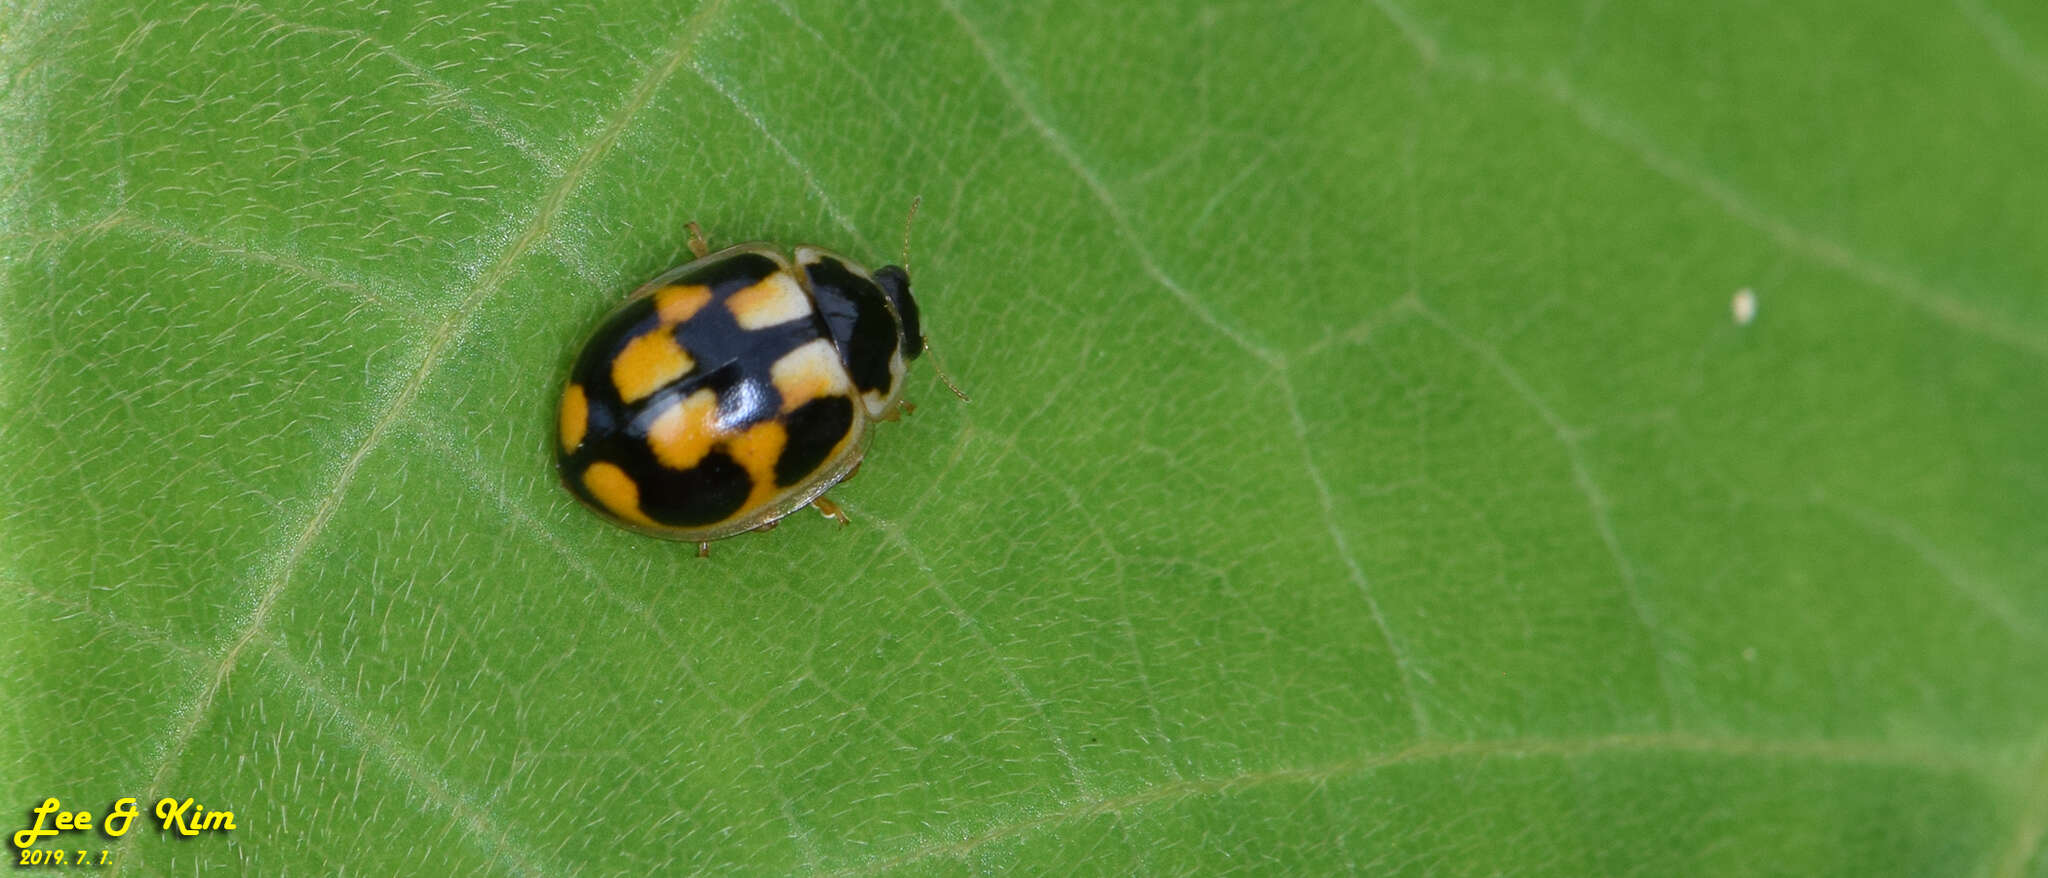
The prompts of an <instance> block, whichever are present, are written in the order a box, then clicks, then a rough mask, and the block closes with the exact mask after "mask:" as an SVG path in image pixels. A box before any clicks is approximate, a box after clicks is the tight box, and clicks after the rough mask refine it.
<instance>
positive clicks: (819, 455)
mask: <svg viewBox="0 0 2048 878" xmlns="http://www.w3.org/2000/svg"><path fill="white" fill-rule="evenodd" d="M785 426H787V428H788V429H789V444H787V445H784V446H783V447H782V456H781V457H779V458H776V459H775V486H776V487H778V488H787V487H789V486H790V485H794V484H796V483H797V482H801V481H803V480H804V478H805V477H807V476H809V475H811V474H812V473H814V472H816V471H817V469H818V466H819V465H820V464H823V463H824V462H825V458H826V457H829V456H831V454H832V449H833V448H836V447H838V445H839V440H841V439H844V438H846V431H847V430H849V429H852V427H853V400H852V399H851V398H849V397H845V396H821V397H818V398H817V399H814V400H811V401H810V402H807V403H804V404H803V405H800V406H797V408H796V411H793V412H790V413H789V420H788V421H786V422H785Z"/></svg>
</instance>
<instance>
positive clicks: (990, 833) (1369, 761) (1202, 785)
mask: <svg viewBox="0 0 2048 878" xmlns="http://www.w3.org/2000/svg"><path fill="white" fill-rule="evenodd" d="M1645 754H1693V755H1701V756H1714V757H1725V758H1729V759H1755V760H1762V761H1795V762H1796V761H1806V762H1819V763H1824V764H1838V765H1861V766H1874V767H1880V768H1894V769H1903V770H1911V771H1919V772H1925V773H1928V774H1933V775H1942V776H1948V775H1962V776H1967V777H1970V778H1973V779H1976V780H1978V781H1980V782H1987V783H1988V781H1987V775H1988V773H1989V769H1987V768H1986V767H1985V766H1983V765H1980V764H1979V763H1977V762H1974V761H1971V760H1965V759H1959V758H1957V757H1955V756H1954V755H1953V754H1951V753H1947V752H1941V751H1934V750H1920V749H1914V748H1909V747H1901V746H1898V745H1893V744H1888V743H1885V742H1879V741H1850V740H1839V739H1837V740H1829V739H1817V740H1806V741H1800V740H1769V739H1756V738H1731V737H1712V736H1702V735H1688V734H1647V735H1644V734H1636V735H1607V736H1601V737H1591V738H1510V739H1501V740H1481V741H1422V742H1417V743H1415V744H1411V745H1409V746H1407V747H1404V748H1402V749H1400V750H1395V751H1391V752H1382V753H1370V754H1366V755H1363V756H1359V757H1356V758H1352V759H1344V760H1339V761H1337V762H1331V763H1325V764H1321V765H1311V766H1305V767H1299V768H1279V769H1269V770H1260V771H1246V772H1241V773H1237V774H1231V775H1224V776H1219V777H1209V778H1198V779H1194V780H1181V781H1170V782H1167V783H1162V784H1158V785H1155V786H1151V787H1145V788H1143V789H1139V790H1136V791H1134V792H1130V793H1125V794H1122V795H1117V796H1108V797H1103V798H1095V799H1087V800H1083V801H1079V802H1075V803H1072V804H1069V805H1066V806H1065V807H1061V808H1057V809H1054V810H1051V811H1047V812H1044V813H1040V814H1036V815H1031V816H1027V817H1024V818H1023V819H1019V820H1012V821H1006V822H1001V823H997V824H995V825H993V826H991V827H989V828H987V829H985V830H983V831H981V832H979V833H975V834H972V835H967V836H964V837H961V838H958V839H954V840H950V841H943V840H941V841H933V842H930V843H927V844H924V845H921V846H918V847H914V848H912V849H910V850H908V851H905V852H903V853H900V854H897V855H895V856H893V857H886V858H884V857H877V858H875V859H873V860H870V861H868V862H866V863H861V864H857V865H853V866H849V867H845V868H841V869H837V870H834V871H832V872H828V873H825V874H826V875H830V876H834V878H842V876H854V875H873V874H879V873H884V872H892V871H895V870H897V869H900V868H901V867H903V866H905V865H908V864H910V863H915V862H921V861H924V860H932V859H939V858H949V859H962V858H965V857H966V856H968V855H969V854H972V853H973V852H974V851H975V850H977V849H979V848H981V847H982V846H984V845H987V844H989V843H991V842H996V841H1002V840H1004V839H1008V838H1015V837H1018V836H1021V835H1025V834H1028V833H1031V832H1033V831H1036V830H1040V829H1046V828H1050V827H1055V826H1062V825H1066V824H1070V823H1075V822H1079V821H1082V820H1086V819H1089V818H1091V817H1097V816H1100V815H1104V814H1121V813H1124V812H1127V811H1132V810H1137V809H1140V808H1144V807H1146V806H1149V805H1154V804H1159V803H1162V802H1176V801H1181V800H1184V799H1191V798H1199V797H1203V796H1226V795H1230V794H1232V793H1239V792H1243V791H1245V790H1251V789H1259V788H1263V787H1270V786H1280V785H1307V786H1321V785H1322V784H1325V783H1328V782H1330V781H1334V780H1342V779H1346V778H1351V777H1355V776H1360V775H1368V774H1372V773H1374V772H1377V771H1380V770H1383V769H1387V768H1394V767H1398V766H1403V765H1412V764H1418V763H1428V762H1440V761H1446V760H1455V759H1471V760H1479V761H1485V760H1489V759H1580V758H1595V757H1614V756H1629V755H1645Z"/></svg>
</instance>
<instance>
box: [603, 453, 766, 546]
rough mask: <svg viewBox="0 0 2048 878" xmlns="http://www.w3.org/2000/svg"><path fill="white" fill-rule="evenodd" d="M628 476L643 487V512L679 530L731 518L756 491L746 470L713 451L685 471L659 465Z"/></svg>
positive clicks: (724, 454) (641, 504)
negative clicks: (679, 528)
mask: <svg viewBox="0 0 2048 878" xmlns="http://www.w3.org/2000/svg"><path fill="white" fill-rule="evenodd" d="M627 472H628V473H631V474H632V476H633V481H635V482H637V483H639V485H640V511H641V512H644V513H646V514H647V517H648V518H652V519H654V520H655V521H658V522H661V523H662V524H667V525H674V526H676V527H703V526H705V525H708V524H717V523H719V522H721V521H724V520H726V519H728V518H731V517H732V516H733V513H735V512H738V511H740V505H741V504H743V503H745V502H747V495H748V494H751V493H753V490H754V480H753V478H752V477H750V476H749V475H747V470H746V467H743V466H740V464H739V461H736V460H733V459H732V457H731V456H730V455H728V454H726V453H725V452H724V451H723V450H720V449H712V451H711V453H710V454H706V455H704V459H703V460H701V461H698V462H697V465H696V466H693V467H690V468H689V469H686V470H674V469H669V468H668V467H665V466H660V465H656V466H655V467H653V469H652V471H651V472H645V473H642V472H640V471H638V470H637V469H629V470H627Z"/></svg>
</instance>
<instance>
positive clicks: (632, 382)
mask: <svg viewBox="0 0 2048 878" xmlns="http://www.w3.org/2000/svg"><path fill="white" fill-rule="evenodd" d="M695 365H697V363H696V361H695V360H692V359H690V355H689V354H687V353H684V352H683V349H682V348H681V347H679V346H678V345H677V344H676V339H675V334H674V333H673V332H670V331H669V328H668V327H667V326H659V327H656V328H655V330H654V331H653V332H650V333H647V334H646V335H643V336H640V337H639V338H636V339H633V340H632V341H629V342H627V343H626V347H625V348H624V349H622V350H620V351H619V355H618V356H617V357H616V358H614V359H613V360H612V386H614V387H617V388H618V389H619V399H621V400H623V401H625V402H639V401H640V400H642V399H645V398H646V397H647V395H648V394H650V393H653V392H655V391H657V390H660V389H661V388H662V385H665V384H667V383H669V382H671V381H674V380H676V379H678V378H681V377H683V376H684V375H687V374H689V373H690V369H691V367H693V366H695Z"/></svg>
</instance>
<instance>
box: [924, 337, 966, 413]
mask: <svg viewBox="0 0 2048 878" xmlns="http://www.w3.org/2000/svg"><path fill="white" fill-rule="evenodd" d="M918 339H919V340H921V341H923V342H924V352H925V353H927V354H931V355H932V371H933V372H937V373H939V380H940V381H944V382H946V389H947V390H950V391H953V395H954V396H957V397H960V401H961V402H973V401H974V400H971V399H968V398H967V393H966V392H965V391H962V390H961V389H960V385H958V384H954V383H953V376H951V375H947V374H946V367H944V366H941V365H939V354H938V352H937V351H934V350H932V338H931V336H928V335H922V336H918Z"/></svg>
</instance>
